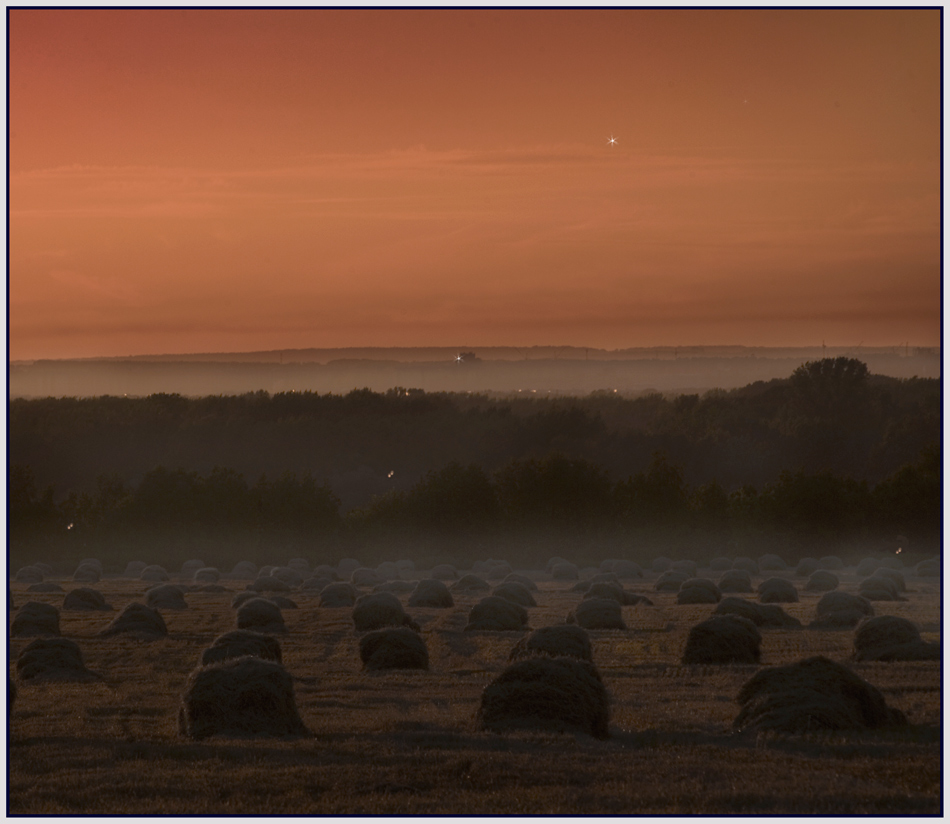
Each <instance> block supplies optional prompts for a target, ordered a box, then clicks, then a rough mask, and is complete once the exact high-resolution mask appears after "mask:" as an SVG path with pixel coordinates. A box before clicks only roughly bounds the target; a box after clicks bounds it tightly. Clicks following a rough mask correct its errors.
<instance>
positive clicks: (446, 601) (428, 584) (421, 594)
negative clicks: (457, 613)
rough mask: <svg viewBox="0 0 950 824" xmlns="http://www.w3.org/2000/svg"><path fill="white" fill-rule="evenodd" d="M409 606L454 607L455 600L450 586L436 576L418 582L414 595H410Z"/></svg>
mask: <svg viewBox="0 0 950 824" xmlns="http://www.w3.org/2000/svg"><path fill="white" fill-rule="evenodd" d="M399 583H402V582H399ZM406 583H408V582H406ZM409 606H411V607H427V608H431V609H447V608H448V607H454V606H455V601H454V600H453V599H452V593H451V592H449V588H448V587H447V586H446V585H445V584H443V583H442V582H441V581H437V580H436V579H435V578H423V579H422V580H421V581H419V583H418V584H416V587H415V589H414V590H413V591H412V595H410V596H409Z"/></svg>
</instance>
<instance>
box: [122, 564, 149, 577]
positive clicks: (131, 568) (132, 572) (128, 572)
mask: <svg viewBox="0 0 950 824" xmlns="http://www.w3.org/2000/svg"><path fill="white" fill-rule="evenodd" d="M147 566H148V564H146V563H145V561H129V562H128V563H127V564H126V565H125V572H123V573H122V576H123V577H124V578H135V579H136V580H137V579H138V578H139V576H141V574H142V570H143V569H145V567H147Z"/></svg>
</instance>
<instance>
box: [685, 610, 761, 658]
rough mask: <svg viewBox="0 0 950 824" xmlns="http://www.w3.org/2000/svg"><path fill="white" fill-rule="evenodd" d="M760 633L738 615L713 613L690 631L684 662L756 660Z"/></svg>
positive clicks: (759, 650) (759, 652)
mask: <svg viewBox="0 0 950 824" xmlns="http://www.w3.org/2000/svg"><path fill="white" fill-rule="evenodd" d="M761 644H762V636H761V634H760V633H759V630H758V628H757V627H756V625H755V623H753V622H752V621H750V620H749V619H748V618H742V617H741V616H738V615H713V616H712V617H711V618H707V619H706V620H705V621H702V622H701V623H699V624H696V625H695V626H694V627H692V628H691V629H690V631H689V635H688V636H687V638H686V648H685V649H684V650H683V658H682V662H683V663H684V664H758V663H759V658H760V656H761V654H762V650H761Z"/></svg>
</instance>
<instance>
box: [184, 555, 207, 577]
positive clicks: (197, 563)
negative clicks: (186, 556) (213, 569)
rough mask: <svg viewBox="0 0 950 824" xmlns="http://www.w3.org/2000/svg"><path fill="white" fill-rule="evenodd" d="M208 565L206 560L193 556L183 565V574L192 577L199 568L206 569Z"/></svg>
mask: <svg viewBox="0 0 950 824" xmlns="http://www.w3.org/2000/svg"><path fill="white" fill-rule="evenodd" d="M207 566H208V565H207V564H206V563H205V562H204V561H201V560H199V559H197V558H193V559H192V560H190V561H185V563H183V564H182V565H181V574H182V575H184V576H185V577H186V578H191V577H192V576H194V574H195V573H196V572H197V571H198V570H199V569H204V568H205V567H207Z"/></svg>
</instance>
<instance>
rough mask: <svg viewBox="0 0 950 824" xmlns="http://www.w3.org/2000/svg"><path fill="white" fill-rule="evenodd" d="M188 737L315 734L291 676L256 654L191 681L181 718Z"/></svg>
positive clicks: (201, 670)
mask: <svg viewBox="0 0 950 824" xmlns="http://www.w3.org/2000/svg"><path fill="white" fill-rule="evenodd" d="M178 728H179V732H180V733H181V734H182V735H183V736H187V737H188V738H192V739H194V740H200V739H203V738H208V737H209V736H212V735H225V736H236V737H245V736H263V737H269V738H283V737H290V736H294V737H301V736H309V735H310V731H309V730H308V729H307V728H306V727H305V726H304V723H303V721H302V720H301V719H300V714H299V713H298V712H297V703H296V700H295V698H294V684H293V679H292V678H291V676H290V673H288V672H287V670H285V669H284V667H283V665H281V664H279V663H277V662H276V661H266V660H264V659H262V658H257V657H255V656H251V655H248V656H244V657H243V658H232V659H228V660H224V661H221V662H220V663H217V664H211V665H209V666H206V667H199V668H198V669H196V670H195V671H194V672H192V673H191V675H190V676H189V677H188V681H187V683H186V684H185V692H184V695H183V696H182V702H181V709H180V710H179V714H178Z"/></svg>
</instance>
